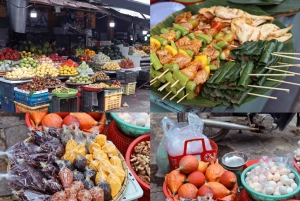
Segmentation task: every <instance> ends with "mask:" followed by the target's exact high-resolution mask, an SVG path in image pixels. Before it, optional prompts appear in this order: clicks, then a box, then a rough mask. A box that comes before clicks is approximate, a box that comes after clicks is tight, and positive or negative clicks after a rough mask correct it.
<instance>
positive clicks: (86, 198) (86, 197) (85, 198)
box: [77, 189, 92, 201]
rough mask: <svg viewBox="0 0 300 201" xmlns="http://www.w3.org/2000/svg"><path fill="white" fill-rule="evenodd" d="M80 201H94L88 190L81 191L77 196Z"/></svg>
mask: <svg viewBox="0 0 300 201" xmlns="http://www.w3.org/2000/svg"><path fill="white" fill-rule="evenodd" d="M77 200H78V201H92V195H91V193H90V192H89V191H88V190H85V189H83V190H81V191H79V192H78V194H77Z"/></svg>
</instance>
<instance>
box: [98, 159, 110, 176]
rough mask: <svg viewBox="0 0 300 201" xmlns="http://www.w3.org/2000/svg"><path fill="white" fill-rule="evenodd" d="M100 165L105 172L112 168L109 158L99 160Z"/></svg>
mask: <svg viewBox="0 0 300 201" xmlns="http://www.w3.org/2000/svg"><path fill="white" fill-rule="evenodd" d="M99 166H100V167H101V168H102V171H103V172H105V173H107V174H108V173H109V172H110V170H111V166H112V165H111V163H110V162H109V160H106V159H102V160H99Z"/></svg>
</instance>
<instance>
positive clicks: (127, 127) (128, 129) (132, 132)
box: [110, 112, 150, 137]
mask: <svg viewBox="0 0 300 201" xmlns="http://www.w3.org/2000/svg"><path fill="white" fill-rule="evenodd" d="M110 115H111V117H112V118H113V119H114V120H115V121H116V123H117V127H118V128H119V129H120V130H121V131H122V132H123V133H124V134H126V135H129V136H132V137H139V136H141V135H144V134H147V133H150V128H149V127H140V126H135V125H132V124H129V123H126V122H125V121H123V120H122V119H120V118H119V117H118V116H117V115H116V114H115V113H113V112H111V113H110Z"/></svg>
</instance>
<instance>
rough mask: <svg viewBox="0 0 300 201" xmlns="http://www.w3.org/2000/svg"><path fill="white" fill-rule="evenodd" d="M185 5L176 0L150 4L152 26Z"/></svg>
mask: <svg viewBox="0 0 300 201" xmlns="http://www.w3.org/2000/svg"><path fill="white" fill-rule="evenodd" d="M184 8H185V6H184V5H182V4H180V3H175V2H161V3H155V4H152V5H151V6H150V15H151V18H150V27H151V28H152V27H153V26H155V25H157V24H158V23H160V22H161V21H162V20H164V19H165V18H167V17H168V16H169V15H171V14H172V13H174V12H176V11H179V10H182V9H184Z"/></svg>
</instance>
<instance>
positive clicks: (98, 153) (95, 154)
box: [93, 149, 108, 161]
mask: <svg viewBox="0 0 300 201" xmlns="http://www.w3.org/2000/svg"><path fill="white" fill-rule="evenodd" d="M93 158H94V159H97V160H99V161H100V160H107V161H108V156H107V154H106V153H105V152H104V151H102V150H100V149H95V151H94V152H93Z"/></svg>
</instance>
